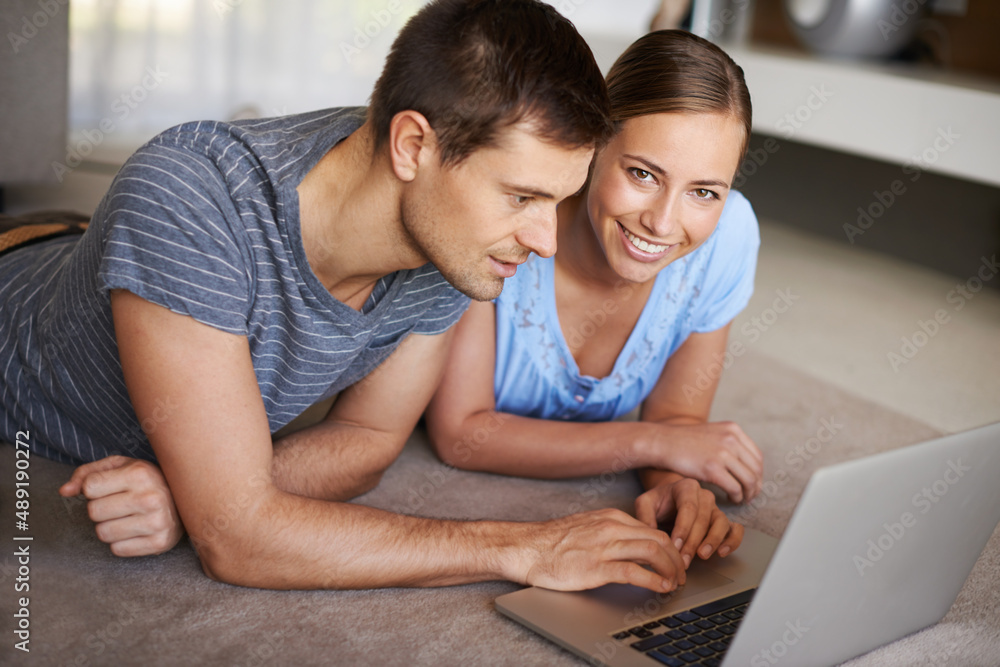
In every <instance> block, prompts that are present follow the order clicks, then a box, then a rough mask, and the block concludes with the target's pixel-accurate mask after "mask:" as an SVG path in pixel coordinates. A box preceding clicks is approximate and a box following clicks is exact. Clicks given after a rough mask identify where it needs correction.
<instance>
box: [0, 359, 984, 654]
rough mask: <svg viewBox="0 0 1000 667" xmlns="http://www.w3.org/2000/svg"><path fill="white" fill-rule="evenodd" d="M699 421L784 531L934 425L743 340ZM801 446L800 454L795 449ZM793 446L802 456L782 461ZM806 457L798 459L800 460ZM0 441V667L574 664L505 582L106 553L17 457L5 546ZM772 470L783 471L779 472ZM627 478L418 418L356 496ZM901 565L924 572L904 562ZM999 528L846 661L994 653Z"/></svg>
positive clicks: (81, 515)
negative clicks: (365, 579)
mask: <svg viewBox="0 0 1000 667" xmlns="http://www.w3.org/2000/svg"><path fill="white" fill-rule="evenodd" d="M713 419H716V420H722V419H728V420H733V421H736V422H738V423H739V424H740V425H741V426H743V428H744V429H745V430H746V432H747V433H748V434H749V435H750V437H752V438H753V439H754V440H755V441H756V442H757V443H758V444H759V445H760V447H761V448H762V449H763V450H764V451H765V453H766V459H767V460H766V473H765V480H771V481H773V480H774V475H775V473H776V472H777V471H779V470H781V469H785V471H786V472H787V473H788V474H789V478H788V480H787V481H784V483H782V484H776V483H772V484H769V485H767V486H766V488H765V493H764V496H763V497H764V498H765V499H766V502H764V503H763V504H761V505H760V506H759V507H758V508H756V509H755V510H748V509H747V508H737V507H731V506H724V507H725V508H726V510H727V512H729V513H730V515H731V516H734V517H736V518H738V519H739V520H741V521H742V522H743V523H745V524H747V525H749V526H752V527H754V528H758V529H760V530H763V531H764V532H766V533H769V534H771V535H774V536H779V535H781V533H782V531H783V530H784V528H785V526H786V525H787V523H788V520H789V519H790V517H791V514H792V511H793V509H794V505H795V502H796V501H797V499H798V497H799V495H800V494H801V492H802V489H803V488H804V486H805V483H806V481H807V479H808V476H809V474H810V473H811V472H812V471H813V470H814V469H815V468H816V467H818V466H820V465H824V464H829V463H833V462H837V461H843V460H848V459H853V458H857V457H859V456H863V455H866V454H870V453H875V452H879V451H884V450H887V449H892V448H895V447H900V446H904V445H909V444H914V443H917V442H921V441H923V440H926V439H929V438H931V437H934V436H935V435H938V433H936V432H935V431H934V430H933V429H932V428H930V427H928V426H926V425H924V424H921V423H919V422H915V421H913V420H911V419H909V418H906V417H903V416H901V415H898V414H896V413H893V412H890V411H887V410H885V409H883V408H880V407H877V406H874V405H871V404H869V403H867V402H865V401H862V400H860V399H858V398H856V397H854V396H852V395H850V394H847V393H845V392H843V391H841V390H839V389H836V388H834V387H832V386H829V385H826V384H824V383H822V382H819V381H816V380H814V379H812V378H810V377H807V376H804V375H801V374H799V373H797V372H794V371H792V370H790V369H788V368H785V367H783V366H782V365H781V364H779V363H777V362H775V361H773V360H771V359H768V358H766V357H763V356H760V355H756V354H753V353H752V352H748V353H747V354H745V355H744V356H742V357H740V358H739V359H737V360H736V362H735V363H734V364H733V366H732V368H731V369H729V370H728V371H727V372H726V374H725V376H724V377H723V380H722V383H721V386H720V390H719V394H718V397H717V399H716V401H715V410H714V414H713ZM796 447H799V448H800V449H799V451H798V453H794V452H795V448H796ZM789 456H799V457H802V460H803V462H804V465H801V466H800V465H798V464H796V465H794V466H792V465H791V464H790V463H789V460H790V459H788V457H789ZM806 457H808V460H806ZM14 465H15V464H14V448H13V447H12V446H10V445H7V444H4V445H0V489H2V503H0V507H2V513H3V516H2V520H0V540H2V542H3V544H4V545H5V546H3V548H2V551H0V617H2V618H3V621H2V623H0V628H2V632H0V637H2V643H0V663H2V664H17V665H57V664H58V665H178V664H185V665H187V664H192V665H193V664H212V665H215V664H220V665H271V664H274V665H313V664H327V665H369V664H370V665H413V664H417V665H555V666H558V665H581V664H584V663H583V661H581V660H579V659H577V658H576V657H574V656H573V655H571V654H569V653H567V652H565V651H563V650H561V649H559V648H558V647H556V646H555V645H553V644H551V643H549V642H547V641H546V640H544V639H542V638H541V637H539V636H537V635H535V634H534V633H532V632H531V631H529V630H527V629H525V628H522V627H521V626H520V625H518V624H516V623H514V622H512V621H509V620H507V619H506V618H505V617H503V616H501V615H500V614H498V613H497V612H496V611H494V609H493V599H494V598H495V597H497V596H498V595H501V594H503V593H507V592H510V591H512V590H515V589H516V588H517V586H516V585H515V584H511V583H507V582H489V583H481V584H472V585H466V586H454V587H449V588H441V589H388V590H379V591H346V592H345V591H314V592H282V591H263V590H254V589H247V588H240V587H236V586H229V585H225V584H219V583H215V582H213V581H211V580H209V579H208V578H206V577H205V576H204V575H203V574H202V572H201V569H200V567H199V565H198V561H197V558H196V557H195V554H194V552H193V551H192V549H191V547H190V546H189V545H188V543H187V542H186V541H184V542H182V543H181V544H180V545H179V546H178V547H177V548H175V549H174V550H173V551H171V552H169V553H167V554H164V555H162V556H158V557H151V558H139V559H120V558H116V557H114V556H112V555H111V553H110V551H109V550H108V548H107V547H106V546H105V545H104V544H102V543H101V542H99V541H98V540H97V538H96V537H95V535H94V532H93V528H92V524H91V522H90V520H89V519H88V517H87V512H86V506H85V504H84V502H83V501H81V500H77V499H73V500H67V501H64V500H63V499H61V498H59V496H58V494H57V493H56V489H57V488H58V487H59V485H60V484H61V483H62V482H64V481H65V480H66V479H68V478H69V475H70V473H71V468H70V467H67V466H64V465H61V464H57V463H54V462H51V461H46V460H44V459H40V458H32V459H31V463H30V469H29V471H30V492H31V506H30V522H29V525H30V528H29V530H28V531H26V532H20V531H17V534H18V535H30V536H32V537H33V538H34V539H33V541H31V542H30V543H28V542H15V541H13V539H12V538H13V535H14V533H15V530H14V522H15V517H14V516H13V515H14V512H15V506H14V501H15V498H14V490H13V487H14V475H15V467H14ZM779 479H782V480H784V477H783V476H781V477H779ZM638 489H639V487H638V483H637V482H636V479H635V476H634V475H633V474H632V473H626V474H623V475H613V474H611V473H610V472H609V473H607V474H606V475H604V476H598V477H594V478H587V479H574V480H564V481H538V480H525V479H514V478H509V477H502V476H498V475H489V474H479V473H468V472H460V471H455V470H452V469H449V468H447V467H445V466H443V465H442V464H441V463H440V462H438V461H437V459H436V458H435V457H434V455H433V454H432V453H431V451H430V450H429V449H428V447H427V445H426V440H425V438H424V436H423V433H422V431H421V430H420V429H418V430H417V432H416V433H415V434H414V435H413V437H412V438H411V440H410V442H409V443H408V445H407V447H406V449H405V450H404V452H403V454H402V456H401V457H400V459H399V460H398V461H397V462H396V463H395V464H394V465H393V466H392V467H391V468H390V469H389V470H388V471H387V473H386V474H385V476H384V478H383V480H382V483H381V484H380V485H379V487H378V488H376V489H375V490H374V491H372V492H370V493H368V494H366V495H365V496H363V497H361V498H359V499H358V500H357V502H360V503H364V504H369V505H372V506H376V507H381V508H385V509H390V510H395V511H401V512H406V513H412V514H420V515H426V516H436V517H447V518H459V519H479V518H498V519H518V520H530V519H546V518H550V517H553V516H558V515H561V514H565V513H567V512H570V511H573V510H576V509H583V510H585V509H595V508H598V507H619V508H622V509H629V508H630V507H631V502H632V500H633V499H634V497H635V495H636V493H637V492H638ZM24 544H30V553H31V559H30V575H29V576H30V582H29V583H30V587H31V588H30V593H27V594H26V593H16V592H15V585H16V583H17V579H18V578H19V577H20V576H21V575H20V574H19V573H18V567H19V565H18V562H17V557H16V556H15V555H14V550H15V548H16V547H17V546H20V545H24ZM914 576H922V575H921V573H914ZM998 577H1000V532H998V533H996V534H994V535H993V538H992V539H991V540H990V542H989V544H988V545H987V547H986V550H985V551H984V553H983V555H982V556H981V557H980V559H979V562H978V563H977V564H976V566H975V568H974V569H973V571H972V574H971V575H970V577H969V579H968V581H967V582H966V584H965V587H964V588H963V589H962V592H961V594H960V595H959V597H958V599H957V601H956V602H955V604H954V605H953V607H952V608H951V610H950V611H949V613H948V614H947V616H946V617H945V618H944V620H943V621H942V622H940V623H939V624H937V625H935V626H933V627H931V628H928V629H926V630H923V631H921V632H918V633H916V634H914V635H911V636H909V637H906V638H904V639H902V640H899V641H897V642H894V643H892V644H890V645H888V646H885V647H882V648H881V649H878V650H876V651H873V652H871V653H869V654H866V655H863V656H860V657H858V658H856V659H854V660H852V661H851V662H849V663H847V664H848V665H850V667H869V666H875V665H879V666H882V665H892V666H897V665H898V666H900V667H903V666H906V667H911V666H913V665H943V664H948V665H953V666H955V667H966V666H972V665H982V666H987V665H990V666H992V665H998V664H1000V586H998V585H997V582H998V581H1000V578H998ZM23 595H28V596H30V604H29V607H28V608H29V611H30V632H31V635H30V644H28V646H29V647H30V653H23V652H21V651H19V650H16V649H15V648H14V644H15V642H17V641H19V640H18V638H17V636H16V635H15V634H13V632H12V630H13V629H14V622H15V620H16V619H14V618H13V614H14V612H15V611H16V609H17V606H16V605H17V598H18V597H20V596H23Z"/></svg>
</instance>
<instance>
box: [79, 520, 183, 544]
mask: <svg viewBox="0 0 1000 667" xmlns="http://www.w3.org/2000/svg"><path fill="white" fill-rule="evenodd" d="M164 519H165V517H164V518H161V517H158V516H156V515H153V516H145V515H142V516H135V515H133V516H126V517H122V518H121V519H113V520H111V521H102V522H101V523H99V524H97V525H96V526H95V527H94V530H95V532H96V533H97V539H99V540H100V541H101V542H104V543H105V544H113V543H115V542H123V541H125V540H129V539H132V538H134V537H149V536H151V535H155V534H157V533H159V532H166V531H167V530H168V529H169V527H170V526H169V524H168V523H167V521H165V520H164Z"/></svg>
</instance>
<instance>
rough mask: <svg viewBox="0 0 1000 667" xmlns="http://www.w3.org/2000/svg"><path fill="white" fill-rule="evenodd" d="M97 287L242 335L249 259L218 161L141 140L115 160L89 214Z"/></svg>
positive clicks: (244, 329) (248, 301) (247, 298)
mask: <svg viewBox="0 0 1000 667" xmlns="http://www.w3.org/2000/svg"><path fill="white" fill-rule="evenodd" d="M98 216H100V218H101V219H100V222H99V224H100V225H102V230H103V233H104V253H103V256H102V258H101V263H100V267H99V269H98V275H99V279H100V282H101V285H102V287H103V289H105V290H112V289H125V290H128V291H130V292H132V293H134V294H136V295H138V296H140V297H142V298H143V299H146V300H147V301H150V302H152V303H155V304H157V305H160V306H163V307H165V308H168V309H170V310H171V311H173V312H175V313H180V314H182V315H188V316H190V317H193V318H194V319H196V320H198V321H199V322H202V323H203V324H207V325H209V326H212V327H215V328H217V329H221V330H223V331H227V332H230V333H234V334H239V335H245V334H246V332H247V318H248V314H249V310H250V289H251V279H250V273H249V271H248V268H247V267H249V266H251V263H250V259H249V253H248V250H247V249H246V248H245V246H244V244H245V238H240V236H239V235H237V234H236V233H235V232H234V230H233V227H232V226H231V224H230V222H229V221H230V220H232V219H233V216H236V217H237V218H238V214H237V212H236V210H235V209H234V208H233V205H232V200H231V196H230V194H229V190H228V188H227V187H226V183H225V180H224V177H223V175H222V174H221V173H220V172H219V170H218V168H217V167H216V166H215V165H214V164H213V163H212V162H211V161H210V160H208V159H207V158H205V157H204V156H201V155H198V154H197V153H195V152H193V151H190V150H186V149H184V148H180V147H175V146H171V145H157V144H151V145H146V146H144V147H143V148H142V149H140V150H139V151H138V152H137V153H136V154H135V155H133V157H132V158H130V159H129V161H128V162H127V163H126V164H125V166H124V167H122V170H121V171H120V172H119V174H118V176H117V177H116V178H115V181H114V183H113V184H112V186H111V189H110V191H109V192H108V194H107V196H106V197H105V198H104V200H103V201H102V203H101V206H100V208H99V209H98V212H97V215H96V216H95V217H98Z"/></svg>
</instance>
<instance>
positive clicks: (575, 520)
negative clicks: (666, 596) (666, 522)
mask: <svg viewBox="0 0 1000 667" xmlns="http://www.w3.org/2000/svg"><path fill="white" fill-rule="evenodd" d="M522 527H523V529H524V530H525V531H527V533H526V539H527V544H528V550H527V554H526V556H527V560H528V562H529V565H528V568H527V571H526V572H525V573H524V575H523V576H518V575H516V574H515V576H513V577H512V578H513V579H515V580H518V581H522V582H524V583H526V584H528V585H531V586H541V587H543V588H551V589H554V590H570V591H575V590H584V589H590V588H596V587H598V586H603V585H604V584H607V583H621V584H632V585H634V586H641V587H643V588H648V589H649V590H652V591H657V592H661V593H663V592H669V591H672V590H674V589H675V588H677V586H679V585H683V584H684V582H685V581H686V579H687V576H686V574H685V572H684V564H683V562H682V560H681V556H680V554H679V553H678V552H677V549H676V548H675V547H674V545H673V543H671V541H670V538H669V536H667V534H666V533H664V532H663V531H661V530H656V529H654V528H650V527H648V526H646V525H644V524H642V523H641V522H639V521H637V520H636V519H633V518H632V517H630V516H629V515H627V514H625V513H624V512H621V511H619V510H615V509H603V510H596V511H593V512H585V513H582V514H573V515H571V516H567V517H562V518H560V519H553V520H551V521H546V522H544V523H540V524H539V523H533V524H522ZM532 533H533V535H532ZM517 534H520V533H517ZM642 565H648V566H649V567H650V568H651V569H647V568H645V567H643V566H642Z"/></svg>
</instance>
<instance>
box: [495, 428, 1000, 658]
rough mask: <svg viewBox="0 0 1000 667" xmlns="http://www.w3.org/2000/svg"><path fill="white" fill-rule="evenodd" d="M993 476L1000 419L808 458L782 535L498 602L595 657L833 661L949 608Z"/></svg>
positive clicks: (989, 512)
mask: <svg viewBox="0 0 1000 667" xmlns="http://www.w3.org/2000/svg"><path fill="white" fill-rule="evenodd" d="M997 479H1000V422H998V423H996V424H991V425H988V426H984V427H981V428H977V429H974V430H971V431H966V432H963V433H958V434H954V435H949V436H945V437H942V438H938V439H934V440H930V441H928V442H924V443H921V444H918V445H912V446H908V447H902V448H900V449H896V450H893V451H889V452H883V453H880V454H875V455H873V456H868V457H865V458H862V459H857V460H853V461H847V462H844V463H838V464H835V465H830V466H827V467H824V468H820V469H818V470H817V471H815V472H814V473H813V475H812V477H811V478H810V480H809V482H808V484H807V485H806V488H805V491H804V492H803V494H802V497H801V498H800V499H799V502H798V505H797V507H796V509H795V512H794V514H793V516H792V519H791V521H790V522H789V523H788V526H787V528H786V529H785V533H784V536H783V537H782V538H781V540H780V541H778V540H776V539H774V538H772V537H769V536H768V535H766V534H764V533H762V532H760V531H756V530H752V529H747V530H746V532H745V536H744V540H743V544H742V545H741V546H740V548H739V549H737V550H736V551H735V552H733V554H732V555H730V556H729V557H728V558H725V559H722V558H717V557H715V556H713V557H712V558H711V559H709V560H708V561H701V560H700V559H695V562H694V563H692V564H691V567H690V569H689V570H688V577H687V583H686V584H685V586H684V587H683V588H682V589H679V590H677V591H674V592H673V593H671V594H663V593H654V592H652V591H647V590H645V589H641V588H638V587H634V586H630V585H624V584H609V585H607V586H602V587H601V588H596V589H593V590H589V591H582V592H559V591H552V590H547V589H543V588H537V587H535V588H526V589H522V590H519V591H516V592H513V593H509V594H506V595H502V596H500V597H498V598H497V599H496V608H497V610H498V611H500V612H501V613H502V614H504V615H506V616H508V617H510V618H512V619H513V620H515V621H517V622H519V623H522V624H523V625H526V626H527V627H529V628H531V629H532V630H534V631H535V632H538V633H539V634H541V635H543V636H544V637H546V638H547V639H549V640H551V641H553V642H555V643H557V644H559V645H560V646H562V647H563V648H566V649H568V650H569V651H572V652H573V653H575V654H577V655H578V656H580V657H582V658H584V659H586V660H587V661H589V662H590V663H591V664H595V665H609V666H611V667H627V666H635V667H642V666H646V667H651V666H653V665H685V666H686V665H723V666H724V667H732V666H734V665H741V666H742V665H749V666H750V667H770V666H772V665H778V664H781V665H789V666H795V667H803V666H808V665H831V664H836V663H839V662H843V661H845V660H848V659H850V658H852V657H854V656H857V655H860V654H862V653H865V652H867V651H870V650H872V649H874V648H877V647H879V646H881V645H883V644H886V643H888V642H891V641H893V640H895V639H898V638H900V637H903V636H904V635H907V634H910V633H912V632H915V631H917V630H920V629H921V628H924V627H927V626H929V625H932V624H934V623H936V622H937V621H939V620H941V618H942V617H943V616H944V615H945V614H946V613H947V612H948V610H949V609H950V607H951V605H952V603H953V602H954V601H955V598H956V597H957V595H958V593H959V591H960V590H961V588H962V585H963V584H964V583H965V580H966V578H967V577H968V575H969V572H970V571H971V570H972V567H973V565H975V563H976V560H977V559H978V557H979V554H980V553H981V552H982V550H983V548H984V547H985V546H986V542H987V540H989V538H990V536H991V535H992V534H993V531H994V529H995V528H996V526H997V524H998V523H1000V484H998V483H997V481H996V480H997ZM678 645H679V646H680V648H678Z"/></svg>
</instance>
